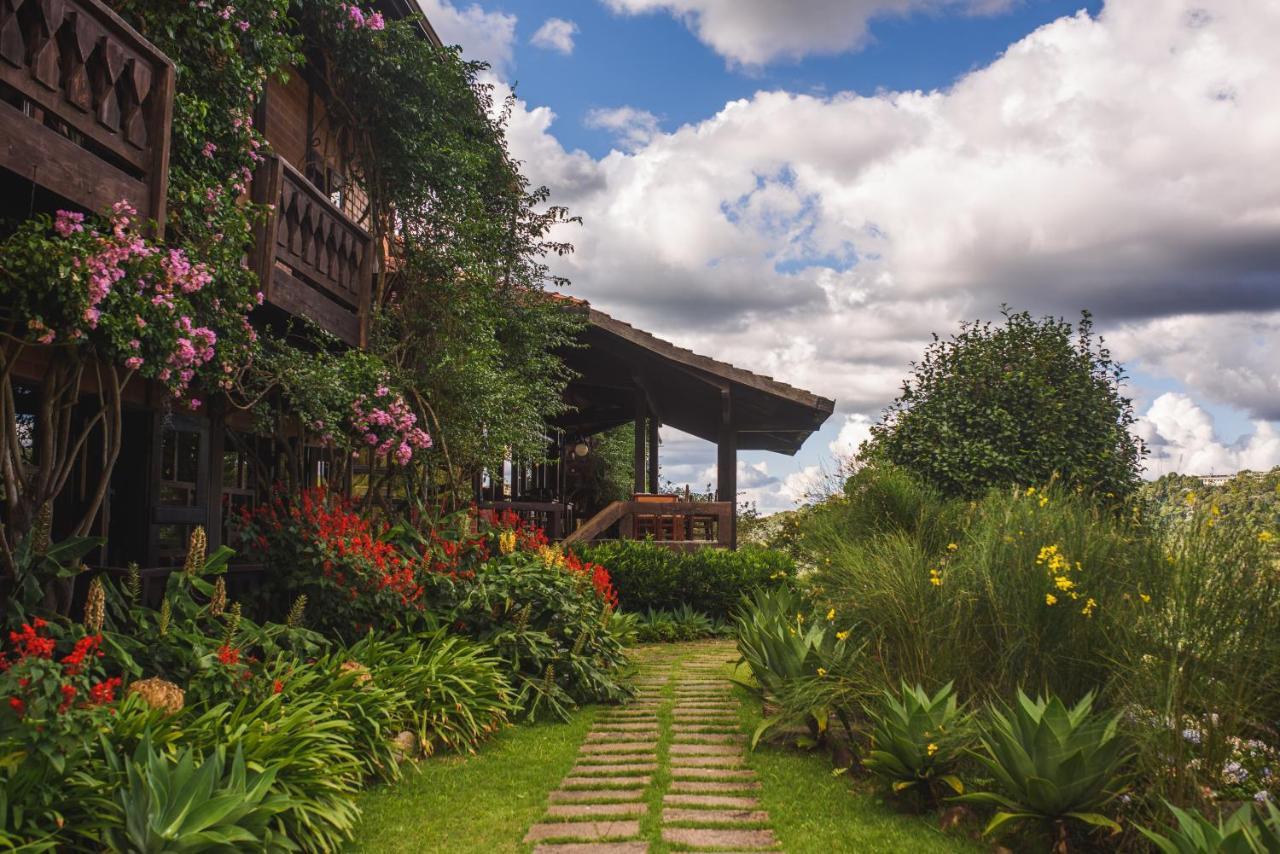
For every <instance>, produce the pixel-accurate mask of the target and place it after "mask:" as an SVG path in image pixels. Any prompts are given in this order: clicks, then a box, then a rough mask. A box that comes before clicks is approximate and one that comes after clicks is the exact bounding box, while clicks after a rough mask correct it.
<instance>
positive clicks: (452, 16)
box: [418, 0, 516, 74]
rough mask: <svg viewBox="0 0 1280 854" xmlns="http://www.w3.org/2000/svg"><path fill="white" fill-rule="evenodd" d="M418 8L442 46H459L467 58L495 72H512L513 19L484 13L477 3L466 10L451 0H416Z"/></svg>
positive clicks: (514, 17) (509, 16)
mask: <svg viewBox="0 0 1280 854" xmlns="http://www.w3.org/2000/svg"><path fill="white" fill-rule="evenodd" d="M418 5H419V6H420V7H421V8H422V11H423V12H424V13H425V14H426V16H427V20H429V21H431V25H432V26H433V27H434V28H435V31H436V34H437V35H439V36H440V40H441V41H443V42H444V43H445V44H458V45H462V52H463V55H464V56H466V57H467V58H468V59H473V60H478V61H480V62H487V63H489V65H491V66H492V67H493V68H494V70H495V71H497V72H499V73H501V74H507V73H509V72H510V70H511V64H512V59H513V49H514V46H515V40H516V16H515V15H509V14H505V13H503V12H487V11H485V10H484V9H483V8H481V7H480V5H479V4H478V3H472V4H471V5H470V6H467V7H466V8H465V9H464V8H461V7H459V6H455V5H453V3H451V2H450V0H418Z"/></svg>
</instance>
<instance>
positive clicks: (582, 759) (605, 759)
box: [577, 751, 658, 765]
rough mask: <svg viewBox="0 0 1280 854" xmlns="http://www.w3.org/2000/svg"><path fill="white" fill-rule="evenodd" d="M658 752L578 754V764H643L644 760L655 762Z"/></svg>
mask: <svg viewBox="0 0 1280 854" xmlns="http://www.w3.org/2000/svg"><path fill="white" fill-rule="evenodd" d="M657 761H658V754H656V753H654V752H653V751H649V752H648V753H588V754H585V755H579V756H578V758H577V763H578V764H579V765H643V764H644V763H646V762H657Z"/></svg>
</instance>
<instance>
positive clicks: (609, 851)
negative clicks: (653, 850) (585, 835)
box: [533, 842, 649, 854]
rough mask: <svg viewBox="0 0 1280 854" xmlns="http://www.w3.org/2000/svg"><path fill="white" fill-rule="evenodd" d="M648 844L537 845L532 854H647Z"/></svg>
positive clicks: (580, 843) (565, 843)
mask: <svg viewBox="0 0 1280 854" xmlns="http://www.w3.org/2000/svg"><path fill="white" fill-rule="evenodd" d="M648 851H649V843H648V842H564V843H561V844H559V845H555V844H551V845H539V846H538V847H536V848H534V849H533V854H648Z"/></svg>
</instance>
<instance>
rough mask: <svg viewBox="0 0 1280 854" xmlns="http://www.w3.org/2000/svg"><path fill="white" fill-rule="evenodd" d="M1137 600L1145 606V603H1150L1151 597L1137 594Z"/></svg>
mask: <svg viewBox="0 0 1280 854" xmlns="http://www.w3.org/2000/svg"><path fill="white" fill-rule="evenodd" d="M1138 598H1139V599H1141V600H1142V603H1143V604H1144V605H1145V604H1146V603H1148V602H1150V601H1151V597H1150V596H1148V595H1147V594H1145V593H1139V594H1138Z"/></svg>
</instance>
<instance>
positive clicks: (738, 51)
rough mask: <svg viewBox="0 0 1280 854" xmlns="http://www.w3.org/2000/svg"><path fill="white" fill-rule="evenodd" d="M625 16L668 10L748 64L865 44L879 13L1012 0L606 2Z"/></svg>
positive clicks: (981, 8)
mask: <svg viewBox="0 0 1280 854" xmlns="http://www.w3.org/2000/svg"><path fill="white" fill-rule="evenodd" d="M604 3H605V5H606V6H608V7H609V8H610V9H612V10H613V11H615V12H620V13H624V14H633V15H634V14H642V13H646V12H667V13H669V14H671V15H672V16H674V17H676V18H678V19H680V20H681V21H683V22H684V24H685V26H687V27H688V28H689V29H690V30H691V31H692V32H693V33H694V34H695V35H696V36H697V37H698V38H699V39H700V40H701V41H702V42H703V43H705V44H706V45H708V46H709V47H711V49H713V50H714V51H716V52H717V53H719V54H720V55H721V56H724V57H725V58H727V59H729V60H730V61H732V62H735V63H739V64H743V65H760V64H763V63H766V62H769V61H771V60H774V59H779V58H790V59H798V58H800V57H803V56H807V55H809V54H824V53H841V52H844V51H847V50H852V49H855V48H858V47H861V46H862V45H863V44H864V43H865V42H866V41H867V39H868V33H867V25H868V23H869V22H870V21H871V20H872V19H873V18H877V17H886V16H890V15H903V14H908V13H911V12H919V11H961V12H969V13H986V12H996V11H999V10H1001V9H1004V8H1005V7H1007V6H1009V5H1010V0H801V2H796V0H604Z"/></svg>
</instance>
